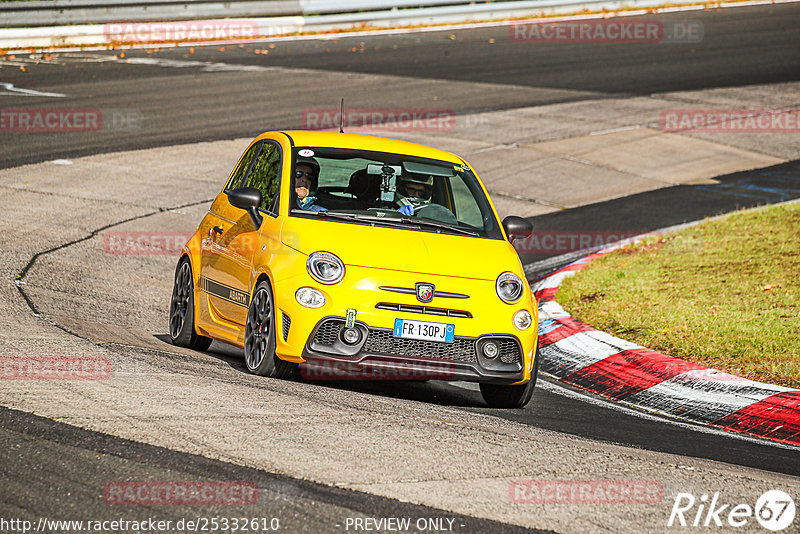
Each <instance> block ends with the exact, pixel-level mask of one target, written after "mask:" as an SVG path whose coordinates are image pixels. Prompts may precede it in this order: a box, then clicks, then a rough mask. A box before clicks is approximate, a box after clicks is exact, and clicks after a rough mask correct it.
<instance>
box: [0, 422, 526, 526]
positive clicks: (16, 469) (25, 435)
mask: <svg viewBox="0 0 800 534" xmlns="http://www.w3.org/2000/svg"><path fill="white" fill-rule="evenodd" d="M34 444H35V446H34ZM64 458H69V459H70V461H69V462H65V461H64ZM0 464H2V465H4V466H6V472H5V473H4V474H3V475H0V480H2V483H3V502H2V504H0V514H2V516H3V517H6V518H7V517H9V516H11V517H18V518H24V519H28V520H30V521H32V522H33V523H34V525H35V524H36V523H37V522H38V518H40V517H44V518H50V519H59V520H81V519H83V520H85V519H86V518H91V520H93V521H95V520H99V521H111V520H116V519H120V518H125V519H127V520H129V521H143V520H145V521H146V520H147V519H148V518H157V520H158V521H172V522H173V525H175V524H176V523H177V522H178V521H180V520H181V519H185V520H197V518H199V517H205V518H209V517H226V518H233V517H247V518H253V517H257V518H266V519H267V520H268V521H269V520H271V519H273V518H277V519H278V520H279V525H280V528H279V530H280V532H331V531H337V530H341V531H345V530H346V520H347V518H355V517H362V516H366V517H411V518H415V519H416V518H419V517H430V518H445V517H446V518H448V519H452V520H453V522H452V524H453V526H454V530H456V531H466V532H501V533H506V532H507V533H515V532H530V530H529V529H526V528H523V527H518V526H514V525H508V524H504V523H499V522H497V521H490V520H486V519H479V518H474V517H468V516H463V515H459V514H453V513H449V512H444V511H442V510H437V509H435V508H429V507H425V506H418V505H413V504H409V503H404V502H400V501H396V500H394V499H387V498H385V497H379V496H376V495H371V494H368V493H361V492H357V491H350V490H345V489H340V488H335V487H331V486H323V485H320V484H314V483H313V482H307V481H303V480H297V479H294V478H290V477H285V476H280V475H275V474H272V473H265V472H264V471H259V470H257V469H250V468H247V467H243V466H238V465H233V464H230V463H226V462H221V461H217V460H210V459H208V458H204V457H202V456H196V455H193V454H185V453H178V452H174V451H171V450H169V449H165V448H162V447H154V446H152V445H147V444H143V443H137V442H135V441H130V440H126V439H122V438H117V437H114V436H110V435H108V434H102V433H98V432H89V431H87V430H83V429H80V428H77V427H73V426H70V425H66V424H64V423H58V422H55V421H51V420H49V419H46V418H43V417H38V416H35V415H30V414H27V413H23V412H19V411H16V410H9V409H8V408H3V407H0ZM31 473H38V476H36V477H32V476H31ZM132 473H136V474H137V476H139V477H140V479H147V480H181V481H189V480H198V481H202V480H225V481H232V482H233V481H241V482H246V483H248V484H255V485H257V486H258V491H257V499H256V501H257V502H256V504H255V505H249V504H248V505H243V506H235V505H226V504H218V505H216V506H204V507H203V508H202V509H199V508H198V507H197V506H166V507H165V506H136V507H135V508H136V510H134V511H131V509H130V508H128V509H126V507H124V506H109V504H108V503H107V502H106V501H105V500H104V499H105V498H104V493H103V489H104V488H105V486H106V484H108V483H109V480H114V481H125V480H128V479H129V478H130V476H131V474H132ZM198 510H200V511H198ZM20 511H24V512H23V513H20ZM412 522H413V520H412ZM260 524H261V523H260V522H259V525H260ZM268 524H271V523H268ZM351 528H352V527H351ZM56 530H57V529H53V530H51V531H56ZM58 530H61V529H58ZM64 530H67V529H64ZM70 530H71V529H70ZM76 530H77V529H76ZM177 530H178V529H175V528H173V529H170V531H173V532H174V531H177ZM186 530H190V529H186ZM145 531H146V530H145ZM261 531H266V529H263V528H262V529H261Z"/></svg>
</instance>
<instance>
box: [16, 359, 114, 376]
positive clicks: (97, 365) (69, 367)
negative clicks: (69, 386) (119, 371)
mask: <svg viewBox="0 0 800 534" xmlns="http://www.w3.org/2000/svg"><path fill="white" fill-rule="evenodd" d="M110 377H111V360H110V359H109V358H106V357H95V356H16V357H11V356H9V357H3V358H0V380H106V379H108V378H110Z"/></svg>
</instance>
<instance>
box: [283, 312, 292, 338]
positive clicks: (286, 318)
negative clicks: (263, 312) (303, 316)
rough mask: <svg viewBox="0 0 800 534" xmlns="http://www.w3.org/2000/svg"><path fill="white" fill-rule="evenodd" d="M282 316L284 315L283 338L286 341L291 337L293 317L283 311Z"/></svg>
mask: <svg viewBox="0 0 800 534" xmlns="http://www.w3.org/2000/svg"><path fill="white" fill-rule="evenodd" d="M281 316H282V317H283V340H284V341H286V340H287V339H289V328H290V327H291V326H292V319H291V317H289V316H288V315H286V314H285V313H283V312H281Z"/></svg>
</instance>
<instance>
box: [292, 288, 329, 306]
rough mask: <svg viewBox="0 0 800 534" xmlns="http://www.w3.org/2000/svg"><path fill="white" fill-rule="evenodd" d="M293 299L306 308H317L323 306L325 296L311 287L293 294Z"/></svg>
mask: <svg viewBox="0 0 800 534" xmlns="http://www.w3.org/2000/svg"><path fill="white" fill-rule="evenodd" d="M294 298H295V299H296V300H297V302H299V303H300V304H301V305H303V306H305V307H306V308H319V307H320V306H322V305H323V304H325V295H323V294H322V292H321V291H319V290H318V289H314V288H313V287H301V288H300V289H298V290H297V292H296V293H295V294H294Z"/></svg>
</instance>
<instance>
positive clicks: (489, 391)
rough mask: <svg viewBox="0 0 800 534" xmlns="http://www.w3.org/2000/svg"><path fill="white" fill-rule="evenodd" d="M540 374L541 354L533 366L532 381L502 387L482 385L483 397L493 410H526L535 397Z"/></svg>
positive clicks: (537, 355) (537, 356)
mask: <svg viewBox="0 0 800 534" xmlns="http://www.w3.org/2000/svg"><path fill="white" fill-rule="evenodd" d="M538 374H539V353H538V350H537V353H536V360H535V361H534V364H533V371H532V372H531V379H530V380H528V381H527V382H526V383H524V384H518V385H515V386H501V385H497V384H480V388H481V395H482V396H483V400H484V401H486V404H488V405H489V407H491V408H524V407H525V406H526V405H527V404H528V402H530V400H531V397H532V396H533V390H534V388H535V387H536V377H537V375H538Z"/></svg>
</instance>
